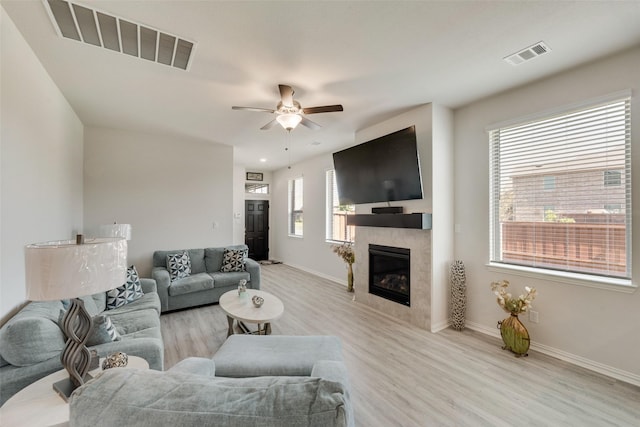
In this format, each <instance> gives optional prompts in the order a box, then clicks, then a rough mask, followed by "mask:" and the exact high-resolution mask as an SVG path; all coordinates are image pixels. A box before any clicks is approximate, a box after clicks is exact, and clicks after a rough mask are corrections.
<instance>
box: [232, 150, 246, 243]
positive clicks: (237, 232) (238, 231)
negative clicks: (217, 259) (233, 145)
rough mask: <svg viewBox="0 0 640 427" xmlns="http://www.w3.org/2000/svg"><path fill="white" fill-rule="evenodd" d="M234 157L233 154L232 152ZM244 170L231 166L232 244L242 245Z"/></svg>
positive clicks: (237, 166)
mask: <svg viewBox="0 0 640 427" xmlns="http://www.w3.org/2000/svg"><path fill="white" fill-rule="evenodd" d="M234 155H235V152H234ZM245 173H246V172H245V168H244V166H242V165H234V166H233V244H234V245H240V244H242V243H244V200H245V197H244V183H245V176H246V175H245Z"/></svg>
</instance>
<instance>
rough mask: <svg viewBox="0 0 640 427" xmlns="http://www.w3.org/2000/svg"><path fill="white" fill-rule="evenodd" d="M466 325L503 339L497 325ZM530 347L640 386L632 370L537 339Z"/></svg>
mask: <svg viewBox="0 0 640 427" xmlns="http://www.w3.org/2000/svg"><path fill="white" fill-rule="evenodd" d="M496 323H497V322H496ZM465 325H466V326H467V327H468V328H469V329H473V330H474V331H477V332H481V333H483V334H486V335H490V336H493V337H496V338H500V339H502V337H501V336H500V332H499V330H498V328H497V327H495V328H489V327H487V326H485V325H481V324H479V323H474V322H469V321H466V322H465ZM530 348H531V350H535V351H539V352H540V353H543V354H546V355H548V356H551V357H555V358H556V359H560V360H564V361H565V362H569V363H573V364H574V365H578V366H581V367H583V368H586V369H589V370H591V371H594V372H597V373H599V374H602V375H606V376H608V377H611V378H615V379H617V380H620V381H624V382H626V383H629V384H633V385H635V386H638V387H640V375H637V374H634V373H632V372H627V371H623V370H622V369H618V368H614V367H612V366H608V365H605V364H603V363H600V362H595V361H593V360H590V359H586V358H584V357H582V356H577V355H575V354H571V353H567V352H566V351H563V350H560V349H557V348H554V347H549V346H547V345H544V344H538V343H536V342H535V341H531V347H530Z"/></svg>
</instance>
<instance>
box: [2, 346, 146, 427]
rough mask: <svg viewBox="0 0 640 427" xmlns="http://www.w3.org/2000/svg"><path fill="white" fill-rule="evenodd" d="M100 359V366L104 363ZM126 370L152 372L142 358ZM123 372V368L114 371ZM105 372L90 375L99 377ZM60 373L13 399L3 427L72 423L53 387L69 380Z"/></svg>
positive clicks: (6, 408)
mask: <svg viewBox="0 0 640 427" xmlns="http://www.w3.org/2000/svg"><path fill="white" fill-rule="evenodd" d="M103 360H104V358H101V359H100V366H102V361H103ZM127 368H136V369H149V363H147V361H146V360H144V359H143V358H141V357H136V356H129V363H128V364H127ZM112 369H123V368H112ZM101 370H102V368H97V369H94V370H93V371H90V372H89V373H90V374H91V375H96V374H97V373H98V372H100V371H101ZM68 376H69V374H68V373H67V371H66V370H64V369H61V370H59V371H58V372H54V373H53V374H50V375H47V376H46V377H44V378H40V379H39V380H38V381H36V382H35V383H33V384H31V385H28V386H27V387H25V388H23V389H22V390H20V391H19V392H18V393H16V394H14V395H13V396H11V399H9V400H7V401H6V402H5V403H4V405H2V408H0V425H1V426H11V427H20V426H25V427H27V426H28V427H39V426H66V425H68V422H69V404H68V403H67V402H65V401H64V399H62V397H60V396H59V395H58V393H56V391H55V390H54V389H53V383H55V382H57V381H60V380H63V379H65V378H67V377H68Z"/></svg>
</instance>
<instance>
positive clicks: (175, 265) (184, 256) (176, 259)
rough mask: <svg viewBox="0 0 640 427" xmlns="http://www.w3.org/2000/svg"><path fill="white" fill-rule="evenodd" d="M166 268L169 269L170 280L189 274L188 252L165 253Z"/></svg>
mask: <svg viewBox="0 0 640 427" xmlns="http://www.w3.org/2000/svg"><path fill="white" fill-rule="evenodd" d="M167 270H169V275H170V276H171V281H172V282H173V281H175V280H178V279H183V278H185V277H189V276H191V258H190V257H189V252H187V251H184V252H181V253H179V254H173V255H167Z"/></svg>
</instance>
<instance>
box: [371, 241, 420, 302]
mask: <svg viewBox="0 0 640 427" xmlns="http://www.w3.org/2000/svg"><path fill="white" fill-rule="evenodd" d="M410 255H411V251H410V250H409V249H405V248H394V247H391V246H380V245H371V244H370V245H369V293H370V294H373V295H377V296H379V297H382V298H386V299H388V300H391V301H394V302H397V303H399V304H403V305H406V306H411V304H410V302H411V300H410V296H411V281H410V274H409V272H410V270H411V269H410V266H411V265H410Z"/></svg>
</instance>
